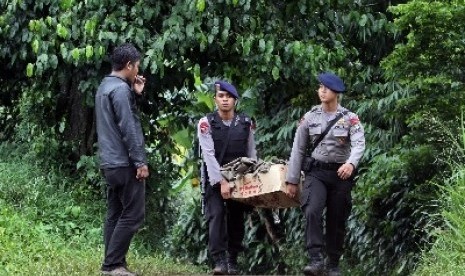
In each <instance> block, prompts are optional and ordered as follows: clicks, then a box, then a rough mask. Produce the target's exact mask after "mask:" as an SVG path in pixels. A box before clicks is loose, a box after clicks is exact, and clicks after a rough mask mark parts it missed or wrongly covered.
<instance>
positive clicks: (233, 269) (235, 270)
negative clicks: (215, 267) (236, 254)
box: [228, 258, 240, 275]
mask: <svg viewBox="0 0 465 276" xmlns="http://www.w3.org/2000/svg"><path fill="white" fill-rule="evenodd" d="M228 274H229V275H239V274H240V271H239V266H238V265H237V259H236V258H228Z"/></svg>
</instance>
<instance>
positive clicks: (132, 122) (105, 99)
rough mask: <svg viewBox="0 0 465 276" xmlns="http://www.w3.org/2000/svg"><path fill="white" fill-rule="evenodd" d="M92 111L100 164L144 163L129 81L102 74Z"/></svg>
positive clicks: (115, 166)
mask: <svg viewBox="0 0 465 276" xmlns="http://www.w3.org/2000/svg"><path fill="white" fill-rule="evenodd" d="M95 113H96V122H97V135H98V146H99V156H100V167H101V168H102V169H108V168H118V167H128V166H134V167H140V166H143V165H146V164H147V157H146V154H145V146H144V145H145V142H144V136H143V133H142V127H141V124H140V120H139V116H138V113H137V108H136V103H135V95H134V91H133V90H132V89H131V87H130V85H129V83H128V82H127V81H126V80H124V79H121V78H119V77H116V76H106V77H105V78H104V79H103V80H102V82H101V84H100V86H99V88H98V90H97V94H96V95H95Z"/></svg>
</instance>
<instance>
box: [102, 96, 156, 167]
mask: <svg viewBox="0 0 465 276" xmlns="http://www.w3.org/2000/svg"><path fill="white" fill-rule="evenodd" d="M131 93H133V92H132V91H131V90H130V89H127V88H125V87H120V88H117V89H116V90H115V91H114V93H112V99H111V100H112V106H113V110H114V112H115V119H116V123H117V125H118V128H119V130H120V132H121V136H122V140H123V142H124V144H125V146H126V149H127V151H128V153H129V157H130V159H131V161H132V162H133V164H134V165H135V166H136V167H140V166H143V165H146V164H147V157H146V153H145V142H144V137H143V135H142V129H141V125H140V121H139V120H138V115H137V114H135V112H134V110H133V108H132V107H131Z"/></svg>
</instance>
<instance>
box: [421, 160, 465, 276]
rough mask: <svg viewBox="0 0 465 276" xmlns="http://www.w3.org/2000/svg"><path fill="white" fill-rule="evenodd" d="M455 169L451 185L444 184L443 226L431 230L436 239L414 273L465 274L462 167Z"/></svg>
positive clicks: (464, 177) (464, 172)
mask: <svg viewBox="0 0 465 276" xmlns="http://www.w3.org/2000/svg"><path fill="white" fill-rule="evenodd" d="M458 171H459V173H458V177H457V178H456V181H454V183H453V185H451V186H447V187H445V188H444V199H443V200H442V202H443V203H444V204H445V208H444V209H443V211H442V216H443V218H444V221H445V227H444V228H443V229H436V230H435V232H434V233H432V234H433V235H434V236H435V237H436V240H435V243H434V245H433V247H432V249H431V250H430V251H427V252H424V253H423V255H422V261H421V264H420V266H419V267H418V268H417V270H416V271H415V273H414V274H413V275H418V276H420V275H421V276H427V275H451V276H452V275H454V276H455V275H465V167H461V168H459V170H458Z"/></svg>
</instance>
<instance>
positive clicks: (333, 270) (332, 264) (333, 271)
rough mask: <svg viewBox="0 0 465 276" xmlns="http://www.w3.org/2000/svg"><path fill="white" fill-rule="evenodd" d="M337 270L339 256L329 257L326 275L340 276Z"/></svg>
mask: <svg viewBox="0 0 465 276" xmlns="http://www.w3.org/2000/svg"><path fill="white" fill-rule="evenodd" d="M341 275H342V274H341V270H339V258H330V259H329V263H328V276H341Z"/></svg>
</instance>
